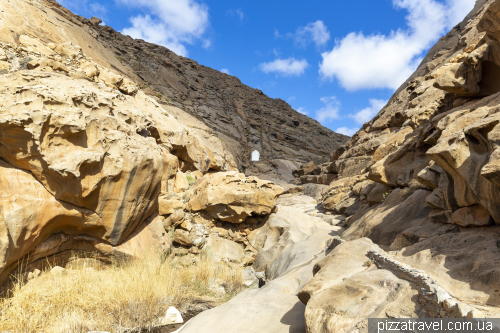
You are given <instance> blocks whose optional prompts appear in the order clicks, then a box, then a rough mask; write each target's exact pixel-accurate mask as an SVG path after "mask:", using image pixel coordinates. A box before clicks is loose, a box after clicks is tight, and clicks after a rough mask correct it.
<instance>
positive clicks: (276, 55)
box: [273, 48, 281, 57]
mask: <svg viewBox="0 0 500 333" xmlns="http://www.w3.org/2000/svg"><path fill="white" fill-rule="evenodd" d="M273 54H274V56H275V57H279V56H280V54H281V52H280V51H279V50H278V49H277V48H274V49H273Z"/></svg>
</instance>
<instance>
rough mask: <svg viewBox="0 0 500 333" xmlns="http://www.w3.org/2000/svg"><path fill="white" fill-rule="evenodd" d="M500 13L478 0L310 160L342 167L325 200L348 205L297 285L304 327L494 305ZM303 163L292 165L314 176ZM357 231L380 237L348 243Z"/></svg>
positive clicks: (337, 209) (326, 204)
mask: <svg viewBox="0 0 500 333" xmlns="http://www.w3.org/2000/svg"><path fill="white" fill-rule="evenodd" d="M499 13H500V1H497V0H489V1H484V0H483V1H477V2H476V6H475V8H474V10H473V11H472V12H471V13H470V14H469V15H468V16H467V17H466V18H465V20H464V21H463V22H462V23H460V24H459V25H457V26H456V27H455V28H454V29H453V30H452V31H451V32H450V33H448V35H446V36H445V37H443V38H441V40H440V41H439V42H438V43H437V44H436V45H435V46H434V47H433V48H432V49H431V50H430V52H429V54H428V55H427V56H426V57H425V59H424V60H423V62H422V63H421V65H420V66H419V68H418V69H417V71H416V72H415V73H414V74H413V75H412V77H410V79H408V81H407V82H405V83H404V84H403V85H402V86H401V88H400V89H398V91H396V93H395V95H394V96H393V97H392V98H391V100H390V101H389V102H388V104H387V105H386V106H385V107H384V108H383V109H382V110H381V111H380V113H379V114H378V115H377V116H376V117H375V118H374V119H373V120H371V121H369V122H367V123H365V124H364V125H363V127H362V129H361V130H359V131H358V132H357V133H356V134H355V135H354V136H353V137H352V139H351V140H350V141H349V142H348V143H347V144H346V145H344V146H343V147H341V148H339V149H337V150H336V151H334V152H333V153H332V154H331V156H330V163H329V164H325V165H322V166H321V168H319V169H317V171H316V173H317V175H315V176H320V175H322V176H323V177H327V176H328V175H330V174H335V175H336V177H338V178H337V179H336V180H334V181H332V182H331V183H329V185H328V187H327V188H325V189H324V190H323V192H322V207H323V208H325V209H327V210H329V211H332V212H333V213H336V214H345V215H346V216H348V218H347V219H346V220H345V223H346V226H347V227H348V229H347V230H346V231H345V232H344V233H343V234H342V235H341V238H342V241H340V242H339V244H340V243H341V245H338V247H337V248H336V249H335V250H334V251H332V252H331V253H330V254H329V256H328V257H327V258H328V259H325V260H324V261H323V262H321V263H319V264H318V266H317V267H315V270H314V272H315V274H316V275H315V277H314V278H313V279H312V280H311V281H310V282H309V283H308V284H306V286H305V287H304V288H303V290H302V291H301V292H300V293H299V297H300V299H301V300H302V301H303V302H304V303H306V304H307V305H306V310H305V317H306V327H307V331H308V332H338V331H349V330H354V329H362V330H364V329H366V318H368V317H393V316H394V317H398V316H404V317H426V316H430V317H451V318H456V317H458V318H465V317H471V316H474V317H482V316H489V317H494V316H496V315H497V313H498V307H497V296H496V291H495V290H497V289H496V288H497V285H498V283H497V282H496V278H495V276H497V275H498V273H499V270H498V269H497V268H496V266H495V265H496V264H495V263H496V262H498V260H499V259H500V253H499V252H498V248H495V247H496V242H495V240H494V238H496V237H497V236H498V231H497V229H498V226H497V224H499V223H500V215H499V212H498V197H499V196H498V190H499V189H498V184H499V183H498V182H497V171H498V161H497V157H496V156H497V151H496V149H497V147H496V141H497V139H496V132H497V130H498V129H497V127H498V126H497V125H498V123H499V121H498V119H499V118H498V113H497V111H498V105H499V104H500V99H499V94H500V86H499V85H498V82H497V81H498V78H496V74H495V73H497V71H498V69H499V68H500V67H499V66H500V61H499V60H498V57H499V55H500V49H499V48H498V47H499V46H498V37H497V36H498V35H499V33H500V26H499V25H498V23H497V21H498V20H497V18H498V15H499ZM315 169H316V168H315ZM306 173H309V174H310V175H314V174H315V172H314V171H311V166H310V165H307V164H305V165H303V166H302V168H301V169H299V170H297V171H296V172H295V176H296V177H297V178H300V180H301V181H302V182H303V183H315V182H316V181H315V179H307V178H304V176H303V175H305V174H306ZM365 237H366V238H365ZM367 238H368V239H367ZM360 242H362V243H363V242H364V243H366V244H371V242H373V243H374V244H376V245H370V246H376V247H377V246H378V247H380V248H379V249H374V248H369V247H367V248H366V249H363V250H361V249H359V250H354V249H355V248H358V246H360V244H362V243H360ZM367 246H368V245H367ZM348 248H352V250H349V251H350V253H352V254H353V255H352V256H351V258H350V261H349V264H344V263H343V261H342V260H343V259H342V258H343V257H344V256H345V252H344V251H348V250H347V249H348ZM385 251H390V252H385ZM363 253H364V254H363ZM356 255H359V256H360V257H359V259H356V258H357V257H356ZM364 260H365V261H366V265H363V261H364ZM350 265H353V267H347V266H350ZM354 266H356V267H354ZM343 267H346V268H343ZM401 267H402V268H401ZM363 270H366V271H370V273H366V274H365V273H363ZM363 274H365V275H363ZM368 276H370V277H371V279H367V277H368ZM339 279H342V280H339ZM377 281H379V282H377ZM382 281H384V282H382ZM377 283H378V284H377ZM380 283H382V286H383V287H382V288H381V287H380V286H381V284H380ZM493 288H495V289H493ZM345 290H350V292H348V293H347V292H345ZM353 292H354V294H355V295H364V296H362V297H361V298H358V297H352V295H353V294H352V293H353ZM375 295H377V296H375ZM389 295H391V296H389ZM388 297H390V299H391V300H392V301H391V302H387V300H388V299H389V298H388ZM458 300H460V301H458ZM394 305H396V307H393V306H394ZM326 309H328V310H326ZM370 309H377V310H376V311H375V312H372V311H373V310H370ZM379 311H380V312H379ZM401 311H402V312H401ZM405 311H406V312H405ZM403 312H404V313H403ZM359 313H361V314H362V315H361V316H360V315H359Z"/></svg>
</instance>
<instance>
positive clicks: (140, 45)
mask: <svg viewBox="0 0 500 333" xmlns="http://www.w3.org/2000/svg"><path fill="white" fill-rule="evenodd" d="M16 7H17V8H16ZM36 8H38V9H39V10H43V11H45V14H44V16H47V17H48V18H49V21H44V20H41V19H42V17H40V14H39V13H34V15H33V16H29V17H26V16H25V15H21V14H20V13H26V12H27V11H28V12H29V11H36ZM14 10H15V12H14ZM11 11H12V12H11ZM11 11H8V10H7V11H5V12H4V13H1V14H0V15H2V16H3V24H4V25H5V26H6V27H8V28H5V29H4V30H3V31H2V33H3V36H2V37H1V38H2V40H3V41H4V42H9V43H19V40H18V38H19V36H20V35H23V34H26V32H27V31H29V34H33V35H34V36H36V37H37V38H41V39H42V40H44V41H46V42H56V43H59V42H63V41H71V42H75V43H76V44H78V45H80V46H81V47H82V49H83V51H84V52H85V54H88V55H89V56H91V57H92V58H93V59H95V61H96V62H97V63H100V64H101V65H103V66H106V67H108V68H112V69H113V70H116V71H118V72H120V73H121V74H122V75H125V76H127V77H129V78H131V79H132V80H133V81H135V82H138V83H139V84H140V85H141V88H143V89H144V91H145V92H146V93H147V94H149V95H151V96H153V98H155V99H156V100H157V101H158V102H159V103H160V104H163V105H172V106H176V107H179V108H181V109H183V110H184V111H186V112H188V113H189V114H190V115H192V116H194V117H196V118H197V119H199V120H201V121H202V122H203V123H204V124H206V125H207V126H208V127H209V128H211V129H212V130H213V131H214V133H217V136H219V138H220V139H221V140H222V141H223V142H224V144H225V146H226V147H227V148H228V149H229V150H230V151H231V153H232V154H233V155H234V158H235V160H236V162H237V164H238V167H239V168H240V169H241V170H242V171H245V169H246V168H247V167H248V166H249V163H248V162H249V160H250V153H251V151H253V150H258V151H259V152H260V155H261V158H262V159H263V160H265V161H268V162H269V161H271V160H280V159H283V160H288V161H294V162H304V161H307V160H311V159H312V160H318V161H320V160H325V159H326V157H327V156H328V154H329V152H330V151H332V150H334V149H336V148H337V147H339V146H340V145H342V144H343V143H345V142H346V140H347V139H348V137H346V136H344V135H342V134H337V133H334V132H332V131H330V130H329V129H327V128H325V127H323V126H321V125H320V124H319V123H318V122H317V121H316V120H313V119H311V118H309V117H307V116H305V115H303V114H300V113H298V112H296V111H294V110H292V108H291V107H290V105H288V104H287V103H286V102H285V101H283V100H280V99H272V98H269V97H267V96H266V95H264V94H263V93H262V91H260V90H257V89H253V88H250V87H248V86H246V85H244V84H242V83H241V82H240V80H238V78H236V77H234V76H230V75H227V74H224V73H221V72H218V71H216V70H213V69H211V68H208V67H205V66H202V65H199V64H198V63H197V62H195V61H193V60H191V59H188V58H184V57H181V56H177V55H176V54H175V53H173V52H171V51H170V50H168V49H167V48H164V47H162V46H158V45H155V44H151V43H147V42H145V41H143V40H134V39H133V38H131V37H129V36H125V35H122V34H121V33H119V32H116V31H114V30H113V29H112V28H111V27H108V26H100V25H99V23H100V20H99V19H96V18H93V19H92V20H88V19H85V18H83V17H81V16H77V15H74V14H72V13H71V12H69V11H68V10H67V9H65V8H63V7H61V6H60V5H59V4H58V3H57V2H54V1H30V0H26V1H24V3H16V4H15V5H13V6H12V7H11ZM40 20H41V21H40ZM47 22H50V24H51V25H52V26H51V27H46V28H41V27H44V26H45V25H47ZM61 28H63V29H64V30H65V33H64V34H61V33H60V32H58V31H57V30H60V29H61ZM264 169H265V168H264Z"/></svg>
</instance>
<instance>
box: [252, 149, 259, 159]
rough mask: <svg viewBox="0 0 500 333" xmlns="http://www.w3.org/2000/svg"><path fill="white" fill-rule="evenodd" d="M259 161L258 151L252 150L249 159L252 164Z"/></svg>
mask: <svg viewBox="0 0 500 333" xmlns="http://www.w3.org/2000/svg"><path fill="white" fill-rule="evenodd" d="M259 159H260V153H259V151H258V150H254V151H253V152H252V157H251V160H252V162H257V161H258V160H259Z"/></svg>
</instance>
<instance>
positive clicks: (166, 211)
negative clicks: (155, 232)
mask: <svg viewBox="0 0 500 333" xmlns="http://www.w3.org/2000/svg"><path fill="white" fill-rule="evenodd" d="M183 209H184V202H182V201H181V200H179V198H178V197H176V196H173V197H170V196H169V195H168V194H167V195H163V196H160V197H158V211H159V214H160V215H170V214H173V213H174V212H176V211H177V210H183ZM178 214H179V215H180V213H178ZM177 221H178V220H177Z"/></svg>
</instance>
